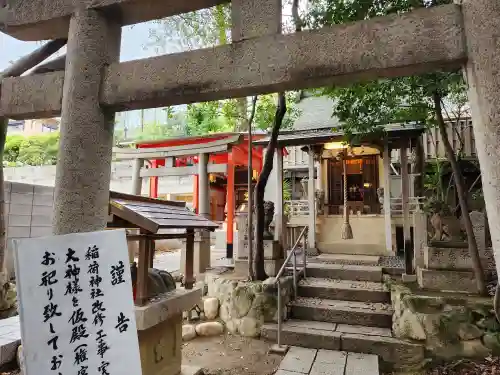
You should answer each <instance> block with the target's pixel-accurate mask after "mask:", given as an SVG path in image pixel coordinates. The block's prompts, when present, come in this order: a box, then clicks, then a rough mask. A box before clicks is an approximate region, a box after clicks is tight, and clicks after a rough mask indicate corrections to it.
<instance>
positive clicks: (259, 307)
mask: <svg viewBox="0 0 500 375" xmlns="http://www.w3.org/2000/svg"><path fill="white" fill-rule="evenodd" d="M274 281H275V279H274V278H269V279H267V280H266V281H263V282H249V281H243V280H241V279H240V280H238V279H234V278H231V277H228V276H225V275H224V274H222V275H217V274H214V273H207V274H206V275H205V283H206V285H207V286H208V297H215V298H217V299H218V300H219V305H218V306H219V308H218V318H219V319H220V320H221V321H222V322H224V324H225V326H226V329H227V331H228V332H230V333H232V334H239V335H242V336H247V337H257V336H259V335H260V329H261V327H262V325H263V324H264V323H268V322H277V321H278V298H277V297H278V296H277V287H276V286H275V285H274ZM292 293H293V281H292V278H291V277H284V278H282V281H281V296H282V298H283V299H282V302H283V304H282V306H283V318H286V314H287V310H286V305H287V304H288V303H289V302H290V300H291V297H292ZM205 313H207V311H205ZM212 318H214V317H213V316H212Z"/></svg>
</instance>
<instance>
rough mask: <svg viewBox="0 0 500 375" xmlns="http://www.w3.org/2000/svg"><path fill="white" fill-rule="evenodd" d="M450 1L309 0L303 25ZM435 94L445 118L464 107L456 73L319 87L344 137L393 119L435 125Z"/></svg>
mask: <svg viewBox="0 0 500 375" xmlns="http://www.w3.org/2000/svg"><path fill="white" fill-rule="evenodd" d="M452 2H453V0H311V7H310V10H309V12H308V15H307V17H306V24H307V26H308V27H309V28H312V29H315V28H320V27H324V26H328V25H333V24H340V23H346V22H352V21H358V20H364V19H369V18H372V17H376V16H383V15H388V14H393V13H398V14H399V13H404V12H409V11H412V10H415V9H417V8H422V7H432V6H436V5H443V4H449V3H452ZM435 92H437V93H439V96H440V97H441V98H442V99H443V104H445V108H446V109H447V111H448V112H449V116H448V117H452V116H457V115H458V113H462V112H463V110H464V107H466V101H467V99H466V94H465V85H464V82H463V77H462V74H461V72H459V71H456V72H437V73H432V74H426V75H422V76H413V77H402V78H395V79H383V80H377V81H372V82H365V83H358V84H354V85H352V86H349V87H338V86H335V87H328V88H324V89H321V90H319V94H320V95H328V96H330V97H331V98H332V99H333V100H334V102H335V106H334V109H333V115H334V116H337V117H338V118H339V119H340V121H341V122H342V123H343V125H344V130H345V132H346V135H347V137H348V138H349V137H351V138H352V137H353V133H354V132H356V133H361V134H366V133H371V132H377V131H381V130H382V127H383V125H384V124H389V123H395V122H397V123H407V122H411V121H416V122H419V123H422V124H426V125H429V126H434V125H435V108H434V104H433V100H432V95H433V94H434V93H435Z"/></svg>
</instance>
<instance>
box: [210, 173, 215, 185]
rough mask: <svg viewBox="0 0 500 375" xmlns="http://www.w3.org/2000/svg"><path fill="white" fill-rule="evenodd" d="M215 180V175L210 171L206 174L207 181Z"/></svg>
mask: <svg viewBox="0 0 500 375" xmlns="http://www.w3.org/2000/svg"><path fill="white" fill-rule="evenodd" d="M216 180H217V176H216V175H215V174H213V173H210V174H209V175H208V181H210V183H214V182H215V181H216Z"/></svg>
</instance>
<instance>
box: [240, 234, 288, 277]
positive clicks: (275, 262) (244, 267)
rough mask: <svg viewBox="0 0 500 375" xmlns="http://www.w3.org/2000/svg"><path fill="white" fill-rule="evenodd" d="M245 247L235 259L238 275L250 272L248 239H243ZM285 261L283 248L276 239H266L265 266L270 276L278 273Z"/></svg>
mask: <svg viewBox="0 0 500 375" xmlns="http://www.w3.org/2000/svg"><path fill="white" fill-rule="evenodd" d="M242 243H243V248H242V249H241V251H240V252H239V253H238V258H237V259H236V261H235V272H236V274H237V275H246V274H248V251H249V249H248V241H242ZM284 261H285V258H284V254H283V248H282V247H281V245H280V244H279V242H278V241H276V240H264V268H265V270H266V274H267V275H268V276H269V277H274V276H276V275H277V274H278V272H279V270H280V268H281V266H282V265H283V263H284Z"/></svg>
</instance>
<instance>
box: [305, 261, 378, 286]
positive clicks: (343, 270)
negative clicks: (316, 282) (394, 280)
mask: <svg viewBox="0 0 500 375" xmlns="http://www.w3.org/2000/svg"><path fill="white" fill-rule="evenodd" d="M306 275H307V277H321V278H327V279H340V280H355V281H373V282H381V281H382V268H381V267H375V266H358V265H347V264H327V263H308V264H307V273H306Z"/></svg>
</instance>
